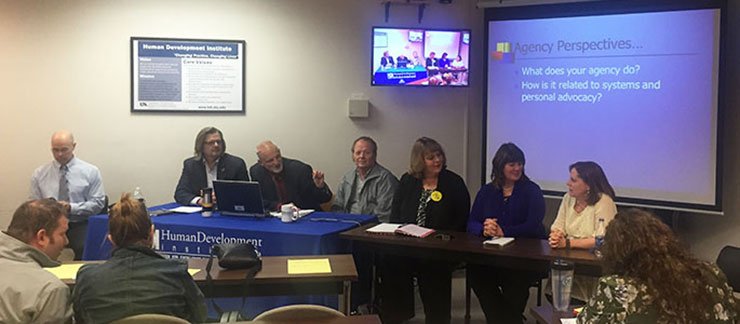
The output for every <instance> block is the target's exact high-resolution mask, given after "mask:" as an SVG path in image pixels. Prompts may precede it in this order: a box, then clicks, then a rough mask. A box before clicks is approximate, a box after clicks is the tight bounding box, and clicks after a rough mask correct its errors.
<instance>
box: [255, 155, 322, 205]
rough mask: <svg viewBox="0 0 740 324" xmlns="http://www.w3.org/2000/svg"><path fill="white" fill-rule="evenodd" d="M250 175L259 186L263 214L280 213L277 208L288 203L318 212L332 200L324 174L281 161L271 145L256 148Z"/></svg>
mask: <svg viewBox="0 0 740 324" xmlns="http://www.w3.org/2000/svg"><path fill="white" fill-rule="evenodd" d="M249 173H250V174H252V178H253V179H254V181H257V182H259V184H260V188H261V190H262V200H263V204H264V206H265V209H266V210H279V209H280V205H282V204H287V203H294V204H295V205H296V206H298V208H301V209H315V210H319V209H320V208H321V206H320V205H321V204H323V203H325V202H327V201H329V200H331V197H332V193H331V190H330V189H329V185H328V184H326V182H324V173H322V172H321V171H314V170H313V169H312V168H311V166H310V165H308V164H306V163H303V162H301V161H298V160H293V159H289V158H284V157H283V156H282V154H281V153H280V148H279V147H277V145H275V144H274V143H272V142H271V141H264V142H262V143H260V144H259V145H257V163H255V164H254V165H252V166H251V167H250V168H249Z"/></svg>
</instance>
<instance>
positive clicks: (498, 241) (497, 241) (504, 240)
mask: <svg viewBox="0 0 740 324" xmlns="http://www.w3.org/2000/svg"><path fill="white" fill-rule="evenodd" d="M513 241H514V238H513V237H493V238H491V239H490V240H485V241H483V244H486V245H497V246H504V245H506V244H509V243H511V242H513Z"/></svg>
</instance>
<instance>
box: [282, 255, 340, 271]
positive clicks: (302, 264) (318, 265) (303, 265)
mask: <svg viewBox="0 0 740 324" xmlns="http://www.w3.org/2000/svg"><path fill="white" fill-rule="evenodd" d="M310 273H331V265H330V264H329V259H328V258H324V259H288V274H310Z"/></svg>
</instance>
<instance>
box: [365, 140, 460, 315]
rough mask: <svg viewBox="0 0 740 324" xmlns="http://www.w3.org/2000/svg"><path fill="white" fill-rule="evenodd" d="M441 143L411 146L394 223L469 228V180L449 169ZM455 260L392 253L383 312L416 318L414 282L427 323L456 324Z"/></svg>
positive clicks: (384, 272)
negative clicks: (453, 302) (452, 314)
mask: <svg viewBox="0 0 740 324" xmlns="http://www.w3.org/2000/svg"><path fill="white" fill-rule="evenodd" d="M446 161H447V159H446V157H445V153H444V150H443V149H442V146H441V145H439V143H437V141H435V140H433V139H431V138H427V137H422V138H419V139H418V140H417V141H416V143H414V146H413V148H412V149H411V162H410V168H409V171H408V172H407V173H405V174H404V175H403V176H402V177H401V184H400V187H399V189H398V191H397V192H396V195H395V196H394V198H393V207H392V211H391V217H390V222H391V223H411V224H417V225H419V226H423V227H427V228H432V229H436V230H450V231H459V232H463V231H465V228H466V224H467V220H468V213H469V212H470V194H469V193H468V189H467V187H465V182H464V181H463V179H462V178H461V177H460V176H459V175H457V174H455V173H454V172H452V171H449V170H447V168H446V167H447V166H446ZM454 268H455V263H451V262H445V261H440V260H426V259H418V258H413V257H401V256H394V255H386V256H385V259H384V265H383V267H382V269H381V278H382V279H381V280H382V284H381V301H380V316H381V318H382V319H383V323H400V322H403V321H405V320H407V319H409V318H411V317H413V316H414V284H413V277H416V279H417V282H418V284H419V294H420V295H421V300H422V302H423V303H424V314H425V321H426V323H446V324H447V323H450V319H451V318H450V308H451V290H452V286H451V280H452V271H453V270H454Z"/></svg>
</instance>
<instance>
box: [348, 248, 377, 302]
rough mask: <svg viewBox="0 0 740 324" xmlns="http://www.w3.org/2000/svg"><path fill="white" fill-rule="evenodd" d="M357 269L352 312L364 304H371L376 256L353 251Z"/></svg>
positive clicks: (366, 252)
mask: <svg viewBox="0 0 740 324" xmlns="http://www.w3.org/2000/svg"><path fill="white" fill-rule="evenodd" d="M352 256H353V257H354V259H355V266H356V267H357V281H355V282H353V283H352V298H351V299H352V305H351V308H350V309H352V310H355V309H357V307H358V306H360V305H363V304H371V303H372V302H374V301H372V300H370V299H371V298H370V297H371V292H372V286H373V265H374V264H375V256H374V254H373V253H372V252H369V251H365V250H358V249H355V250H354V251H352Z"/></svg>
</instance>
